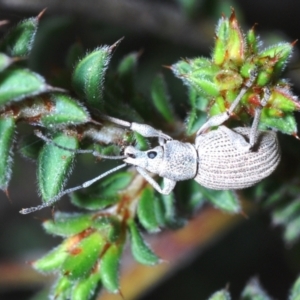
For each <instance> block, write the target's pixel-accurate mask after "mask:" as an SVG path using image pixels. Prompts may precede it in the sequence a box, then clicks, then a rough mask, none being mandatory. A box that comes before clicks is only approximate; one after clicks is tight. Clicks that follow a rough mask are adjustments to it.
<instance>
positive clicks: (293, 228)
mask: <svg viewBox="0 0 300 300" xmlns="http://www.w3.org/2000/svg"><path fill="white" fill-rule="evenodd" d="M299 237H300V216H299V215H298V217H295V218H294V219H293V220H291V221H290V222H288V223H287V224H286V225H285V230H284V234H283V238H284V240H285V241H286V242H287V243H288V244H292V243H294V242H295V241H297V240H298V239H299Z"/></svg>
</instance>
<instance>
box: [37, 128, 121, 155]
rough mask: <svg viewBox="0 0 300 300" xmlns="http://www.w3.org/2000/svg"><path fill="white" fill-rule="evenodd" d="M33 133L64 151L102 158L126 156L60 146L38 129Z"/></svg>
mask: <svg viewBox="0 0 300 300" xmlns="http://www.w3.org/2000/svg"><path fill="white" fill-rule="evenodd" d="M34 134H35V135H36V136H37V137H39V138H40V139H41V140H43V141H45V142H46V143H51V144H53V145H55V146H56V147H57V148H60V149H63V150H66V151H70V152H74V153H80V154H84V153H90V154H92V155H94V156H95V157H99V158H104V159H124V158H126V156H125V155H114V156H110V155H103V154H101V153H99V152H97V151H96V150H82V149H80V150H78V149H71V148H68V147H64V146H61V145H59V144H57V143H56V142H54V141H52V140H51V139H50V138H48V137H47V136H45V135H44V134H43V133H42V132H41V131H40V130H35V131H34Z"/></svg>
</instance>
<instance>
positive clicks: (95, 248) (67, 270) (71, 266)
mask: <svg viewBox="0 0 300 300" xmlns="http://www.w3.org/2000/svg"><path fill="white" fill-rule="evenodd" d="M104 246H105V241H104V239H103V237H102V236H101V235H100V234H99V233H98V232H94V233H92V234H90V235H89V236H88V237H85V238H83V239H82V240H81V242H80V243H78V244H77V245H76V247H75V248H73V249H71V250H69V256H68V257H67V258H66V260H65V261H64V263H63V265H62V271H63V273H64V274H65V275H66V276H67V277H69V278H70V279H72V280H76V279H80V278H84V277H86V276H87V275H88V274H89V272H91V270H92V268H93V267H94V266H95V264H96V262H97V260H98V258H99V255H100V252H101V251H102V249H103V247H104Z"/></svg>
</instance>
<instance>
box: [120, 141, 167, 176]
mask: <svg viewBox="0 0 300 300" xmlns="http://www.w3.org/2000/svg"><path fill="white" fill-rule="evenodd" d="M124 155H125V156H126V158H125V159H124V162H126V163H128V164H131V165H134V166H137V167H141V168H143V169H146V170H148V171H149V172H152V173H156V174H158V173H159V170H160V168H161V166H162V163H163V157H164V149H163V147H162V146H157V147H155V148H153V149H150V150H147V151H140V150H138V149H136V148H134V147H133V146H128V147H126V148H125V150H124Z"/></svg>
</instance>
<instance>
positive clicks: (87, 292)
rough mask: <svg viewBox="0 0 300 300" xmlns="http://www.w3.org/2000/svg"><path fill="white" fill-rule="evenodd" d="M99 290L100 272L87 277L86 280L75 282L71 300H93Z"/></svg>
mask: <svg viewBox="0 0 300 300" xmlns="http://www.w3.org/2000/svg"><path fill="white" fill-rule="evenodd" d="M100 288H101V281H100V272H95V273H93V274H91V275H90V276H88V277H87V278H86V279H82V280H79V281H77V282H76V284H75V286H74V287H73V289H72V296H71V298H70V299H72V300H88V299H94V298H93V296H94V295H95V294H96V293H97V292H98V291H99V289H100Z"/></svg>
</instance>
